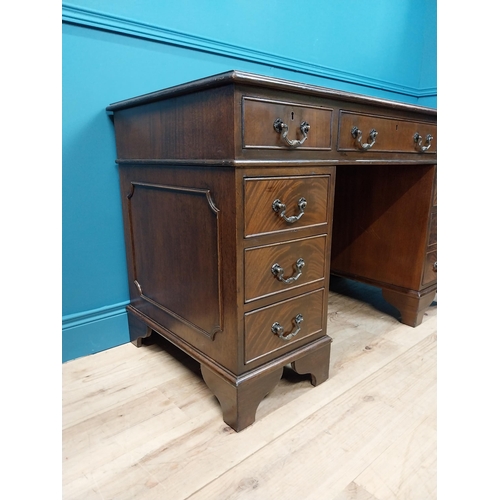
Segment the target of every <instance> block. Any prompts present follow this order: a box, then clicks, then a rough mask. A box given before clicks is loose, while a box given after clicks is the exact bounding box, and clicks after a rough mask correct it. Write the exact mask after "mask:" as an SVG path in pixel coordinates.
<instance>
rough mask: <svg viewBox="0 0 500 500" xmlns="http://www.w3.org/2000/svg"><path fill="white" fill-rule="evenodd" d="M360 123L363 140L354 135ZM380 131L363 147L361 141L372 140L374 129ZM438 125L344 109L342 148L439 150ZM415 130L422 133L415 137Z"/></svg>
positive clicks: (339, 143) (416, 132)
mask: <svg viewBox="0 0 500 500" xmlns="http://www.w3.org/2000/svg"><path fill="white" fill-rule="evenodd" d="M354 127H356V129H357V130H358V134H359V133H361V140H360V141H359V142H358V140H357V139H358V138H359V135H356V137H354V136H353V129H354ZM372 130H376V131H377V135H376V137H375V142H374V143H373V145H372V146H371V147H367V148H366V150H363V149H362V148H361V147H360V144H361V145H368V144H372V142H373V139H371V138H370V132H371V131H372ZM436 133H437V127H436V125H435V124H433V123H427V122H417V121H411V120H403V119H399V118H386V117H381V116H376V115H365V114H359V113H352V112H346V111H341V112H340V115H339V136H338V144H337V149H338V151H355V152H365V153H368V152H392V153H415V154H418V153H420V154H425V153H436V151H437V137H436ZM415 134H419V135H420V137H421V141H420V146H419V140H417V141H416V140H415ZM428 134H430V135H431V136H432V140H431V141H430V147H429V148H428V149H426V150H424V151H422V148H425V147H426V146H427V145H428V143H427V142H426V137H427V135H428Z"/></svg>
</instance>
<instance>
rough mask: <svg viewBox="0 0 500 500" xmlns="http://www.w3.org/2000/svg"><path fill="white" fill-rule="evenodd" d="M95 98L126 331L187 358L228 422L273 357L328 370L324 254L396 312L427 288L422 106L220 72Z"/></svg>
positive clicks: (427, 169)
mask: <svg viewBox="0 0 500 500" xmlns="http://www.w3.org/2000/svg"><path fill="white" fill-rule="evenodd" d="M107 111H108V112H109V114H110V115H111V116H112V118H113V121H114V126H115V135H116V147H117V157H118V158H117V163H118V165H119V171H120V184H121V197H122V207H123V220H124V226H125V241H126V251H127V264H128V276H129V288H130V299H131V302H130V305H129V306H127V313H128V320H129V329H130V337H131V341H132V342H134V343H135V344H136V345H137V346H140V345H141V339H143V338H145V337H147V336H149V335H150V334H151V332H152V331H155V332H158V333H159V334H160V335H161V336H163V337H165V338H166V339H168V340H169V341H170V342H172V343H173V344H175V345H176V346H177V347H179V348H180V349H182V350H183V351H184V352H186V353H187V354H189V355H190V356H191V357H192V358H194V359H195V360H197V361H198V362H199V363H200V365H201V372H202V376H203V379H204V380H205V382H206V384H207V385H208V387H209V388H210V389H211V390H212V392H213V393H214V394H215V396H216V397H217V399H218V400H219V402H220V404H221V407H222V413H223V418H224V421H225V422H226V423H227V424H228V425H230V426H231V427H233V428H234V429H235V430H236V431H239V430H241V429H244V428H245V427H247V426H248V425H250V424H251V423H253V421H254V420H255V412H256V410H257V407H258V405H259V403H260V402H261V401H262V399H263V398H264V397H265V395H266V394H267V393H269V392H270V391H271V390H272V388H273V387H274V386H275V385H276V384H277V383H278V381H279V380H280V378H281V375H282V372H283V367H284V366H285V365H288V364H291V366H292V368H293V369H294V370H295V371H297V372H298V373H302V374H308V373H310V374H311V382H312V384H313V385H317V384H320V383H321V382H323V381H325V380H326V379H327V378H328V372H329V359H330V343H331V339H330V337H329V336H328V335H327V331H326V329H327V321H326V320H327V299H328V286H329V279H330V261H331V263H332V271H333V272H335V273H338V274H342V275H345V276H350V277H354V278H356V279H361V280H366V281H369V282H372V283H376V284H379V285H380V286H383V287H385V288H384V290H387V294H386V298H387V299H388V300H389V301H393V302H394V303H395V304H396V305H397V306H399V307H401V308H402V309H404V310H405V311H407V310H408V311H410V312H409V313H407V312H405V313H404V314H407V315H409V316H411V315H412V314H414V313H415V311H421V310H422V309H423V308H424V307H425V305H426V299H425V297H427V295H430V294H431V291H432V290H435V286H436V285H435V276H434V275H433V273H434V270H433V268H432V262H431V261H432V259H433V258H434V254H433V252H434V251H435V250H434V246H433V245H434V240H433V238H434V236H433V234H435V231H434V232H433V230H432V227H435V226H433V224H434V222H433V220H434V219H433V216H432V214H434V211H433V210H434V209H433V202H432V199H433V198H432V193H433V189H434V188H433V185H434V184H433V183H434V176H435V163H436V155H435V144H436V142H435V129H436V126H435V112H434V111H433V110H429V109H424V108H417V107H415V106H409V105H404V104H398V103H393V102H389V101H383V100H378V99H372V98H367V97H363V96H357V95H353V94H349V93H345V92H339V91H335V90H330V89H325V88H320V87H315V86H311V85H304V84H299V83H294V82H289V81H284V80H278V79H274V78H268V77H261V76H257V75H252V74H248V73H242V72H237V71H230V72H227V73H223V74H220V75H216V76H212V77H208V78H204V79H201V80H197V81H195V82H191V83H187V84H183V85H179V86H176V87H172V88H169V89H165V90H161V91H158V92H154V93H151V94H146V95H143V96H139V97H136V98H132V99H128V100H125V101H121V102H118V103H115V104H112V105H110V106H108V108H107ZM372 129H373V131H372ZM431 135H432V137H433V138H434V139H431V138H430V136H431ZM365 141H366V142H365ZM336 172H338V178H337V189H336V188H335V184H336ZM335 192H336V193H337V194H336V199H337V202H335V222H334V220H333V214H334V193H335ZM400 231H402V232H400ZM332 234H333V235H334V238H333V241H332ZM379 239H383V240H384V243H383V244H382V245H380V242H379ZM332 249H333V252H332ZM364 254H368V256H365V255H364ZM381 260H383V261H384V262H383V263H381V262H380V261H381ZM386 260H392V262H387V263H386V262H385V261H386ZM428 262H431V264H430V265H431V268H429V264H428ZM386 264H387V265H386ZM417 275H418V278H417ZM417 282H418V284H417ZM423 297H424V298H423ZM415 303H417V305H416V306H415V305H414V304H415ZM417 315H418V312H417ZM416 322H418V321H416ZM416 322H415V323H416Z"/></svg>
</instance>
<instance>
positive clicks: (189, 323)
mask: <svg viewBox="0 0 500 500" xmlns="http://www.w3.org/2000/svg"><path fill="white" fill-rule="evenodd" d="M136 187H145V188H152V189H163V190H167V191H176V192H179V193H185V194H198V195H204V196H205V197H206V199H207V203H208V206H209V207H210V210H211V211H212V212H213V213H214V214H215V218H216V233H217V303H218V306H219V307H218V323H217V324H216V325H214V327H213V328H212V330H211V331H210V332H208V331H206V330H204V329H203V328H201V327H200V326H198V325H196V324H195V323H193V322H192V321H190V320H188V319H187V318H184V317H183V316H181V315H180V314H178V313H176V312H175V311H172V310H171V309H169V308H168V307H166V306H164V305H162V304H159V303H158V302H157V301H155V300H154V299H152V298H151V297H148V296H147V295H146V294H145V293H144V290H143V289H142V286H141V284H140V282H139V281H138V279H137V268H136V252H135V244H134V242H135V237H134V225H133V222H132V210H131V206H130V201H131V199H132V198H133V196H134V193H135V188H136ZM126 196H127V200H128V202H129V206H128V217H129V227H130V233H131V245H132V265H133V272H134V276H133V282H134V284H135V286H136V288H137V290H138V291H139V294H140V297H141V298H142V299H144V300H145V301H147V302H149V303H150V304H152V305H154V306H155V307H157V308H158V309H160V310H162V311H164V312H166V313H167V314H169V315H171V316H172V317H174V318H175V319H177V320H178V321H180V322H181V323H184V324H185V325H187V326H189V327H190V328H192V329H194V330H196V331H197V332H199V333H202V334H203V335H205V336H207V337H209V338H210V339H211V340H213V339H214V337H215V334H216V333H218V332H221V331H222V330H223V321H222V319H223V311H222V282H221V262H220V258H221V248H220V244H221V243H220V227H219V213H220V210H219V209H218V208H217V206H216V205H215V202H214V200H213V198H212V193H211V192H210V190H209V189H198V188H187V187H179V186H170V185H163V184H152V183H147V182H136V181H132V182H131V185H130V191H129V192H128V194H127V195H126Z"/></svg>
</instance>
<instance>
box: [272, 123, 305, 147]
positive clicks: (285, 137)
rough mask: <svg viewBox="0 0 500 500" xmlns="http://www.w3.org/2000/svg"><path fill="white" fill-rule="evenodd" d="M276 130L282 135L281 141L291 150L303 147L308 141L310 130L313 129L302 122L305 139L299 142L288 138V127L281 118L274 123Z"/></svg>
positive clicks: (301, 129) (301, 126) (301, 128)
mask: <svg viewBox="0 0 500 500" xmlns="http://www.w3.org/2000/svg"><path fill="white" fill-rule="evenodd" d="M273 127H274V130H276V132H278V134H281V140H282V141H283V142H284V143H285V144H286V145H287V146H290V147H291V148H296V147H298V146H302V144H304V142H305V141H306V140H307V134H308V133H309V130H310V129H311V126H310V125H309V123H307V122H301V124H300V131H301V133H302V135H303V136H304V137H302V139H300V140H297V139H289V138H288V125H287V124H286V123H285V122H284V121H283V120H282V119H281V118H276V120H274V123H273Z"/></svg>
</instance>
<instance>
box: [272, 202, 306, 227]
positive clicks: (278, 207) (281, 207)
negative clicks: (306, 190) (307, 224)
mask: <svg viewBox="0 0 500 500" xmlns="http://www.w3.org/2000/svg"><path fill="white" fill-rule="evenodd" d="M297 206H298V207H299V215H291V216H290V217H287V215H286V214H285V212H286V205H285V204H284V203H281V200H280V199H279V198H278V199H276V200H274V201H273V204H272V207H273V210H274V211H275V212H276V213H279V216H280V217H281V218H282V219H284V220H285V221H286V222H288V223H289V224H293V223H294V222H297V221H298V220H299V219H300V218H301V217H302V216H303V215H304V212H305V209H306V207H307V201H306V199H305V198H304V197H302V198H300V199H299V201H298V202H297Z"/></svg>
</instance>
